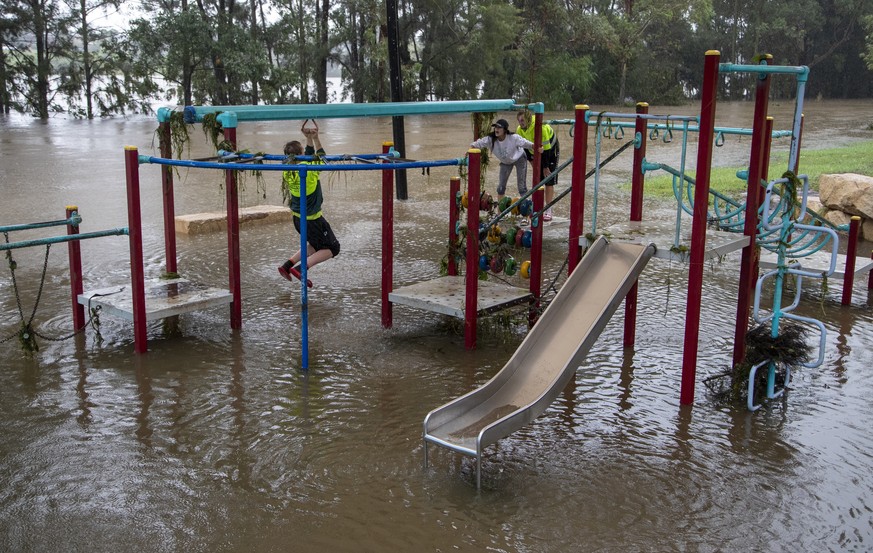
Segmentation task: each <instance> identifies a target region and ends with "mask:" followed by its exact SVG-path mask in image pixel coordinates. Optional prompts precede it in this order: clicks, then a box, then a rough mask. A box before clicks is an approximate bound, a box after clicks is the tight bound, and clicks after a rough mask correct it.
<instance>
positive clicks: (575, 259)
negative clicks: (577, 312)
mask: <svg viewBox="0 0 873 553" xmlns="http://www.w3.org/2000/svg"><path fill="white" fill-rule="evenodd" d="M587 113H588V106H587V105H585V104H579V105H577V106H576V123H575V132H574V134H573V168H572V169H571V171H572V172H571V173H570V178H571V185H570V186H571V188H570V236H569V242H570V244H569V247H570V252H569V256H568V262H567V275H570V274H572V273H573V270H574V269H575V268H576V266H577V265H578V264H579V261H580V260H581V259H582V245H581V244H580V243H579V242H580V240H581V238H582V234H583V233H582V231H583V229H584V218H585V165H586V162H587V152H588V123H586V120H587V116H586V114H587Z"/></svg>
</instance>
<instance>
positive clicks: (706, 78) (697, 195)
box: [679, 50, 721, 405]
mask: <svg viewBox="0 0 873 553" xmlns="http://www.w3.org/2000/svg"><path fill="white" fill-rule="evenodd" d="M720 57H721V53H720V52H719V51H718V50H709V51H707V52H706V57H705V61H704V66H703V86H702V87H701V91H700V96H701V101H700V135H699V139H698V141H699V142H698V148H697V184H696V185H695V187H694V218H693V220H692V224H691V251H690V252H689V254H690V262H689V266H688V298H687V303H686V309H685V341H684V345H683V355H682V387H681V390H680V394H679V403H680V404H682V405H691V404H693V403H694V379H695V374H696V371H697V348H698V339H699V335H700V304H701V301H702V295H703V262H704V254H705V253H706V252H705V248H706V223H707V221H706V213H707V208H708V206H709V174H710V170H711V167H712V140H713V134H714V129H715V105H716V94H715V92H716V86H717V84H718V63H719V59H720Z"/></svg>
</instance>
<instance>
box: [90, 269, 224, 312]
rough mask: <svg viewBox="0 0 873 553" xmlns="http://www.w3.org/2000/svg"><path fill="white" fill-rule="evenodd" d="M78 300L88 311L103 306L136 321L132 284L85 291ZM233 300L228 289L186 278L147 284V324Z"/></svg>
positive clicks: (105, 309)
mask: <svg viewBox="0 0 873 553" xmlns="http://www.w3.org/2000/svg"><path fill="white" fill-rule="evenodd" d="M78 301H79V303H80V304H82V305H84V306H85V307H86V308H88V307H89V305H90V307H96V306H98V305H99V306H100V307H101V311H102V312H103V313H107V314H109V315H112V316H114V317H118V318H120V319H125V320H127V321H133V295H132V293H131V290H130V284H127V285H125V286H112V287H109V288H101V289H99V290H92V291H89V292H84V293H82V294H79V297H78ZM232 301H233V295H232V294H231V293H230V292H229V291H227V290H222V289H219V288H209V287H207V286H203V285H198V284H194V283H192V282H189V281H187V280H185V279H183V278H177V279H173V280H151V281H146V283H145V302H146V320H147V321H155V320H158V319H165V318H167V317H173V316H175V315H181V314H182V313H188V312H191V311H199V310H201V309H207V308H209V307H215V306H218V305H224V304H229V303H231V302H232Z"/></svg>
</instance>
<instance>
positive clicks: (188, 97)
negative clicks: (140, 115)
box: [125, 4, 211, 105]
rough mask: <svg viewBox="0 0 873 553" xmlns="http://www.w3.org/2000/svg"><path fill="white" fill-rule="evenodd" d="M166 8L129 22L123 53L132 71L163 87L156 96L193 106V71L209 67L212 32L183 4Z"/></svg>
mask: <svg viewBox="0 0 873 553" xmlns="http://www.w3.org/2000/svg"><path fill="white" fill-rule="evenodd" d="M167 8H168V9H167V10H165V11H162V12H158V13H155V14H153V15H152V16H151V17H149V18H140V19H136V20H134V21H132V22H131V26H130V30H129V31H128V36H127V41H126V43H125V55H126V57H127V58H128V59H129V61H130V64H131V67H132V72H133V73H135V74H137V75H139V76H140V77H141V78H142V79H143V80H146V79H149V80H151V82H153V83H155V87H156V88H160V89H162V90H160V91H159V90H156V91H155V92H156V94H157V95H159V96H162V97H163V99H165V100H177V102H178V103H181V104H182V105H192V104H193V103H194V73H195V71H196V70H198V69H200V70H202V71H207V70H208V68H207V63H206V61H207V60H209V59H210V50H209V47H208V45H209V43H210V41H211V35H210V33H209V28H208V26H207V25H206V23H205V22H204V21H203V19H202V18H201V17H200V16H199V14H197V13H195V12H194V11H193V10H190V9H187V5H186V4H183V5H182V6H179V7H178V8H177V7H175V6H167ZM155 79H157V81H155ZM157 83H161V85H160V86H159V85H158V84H157Z"/></svg>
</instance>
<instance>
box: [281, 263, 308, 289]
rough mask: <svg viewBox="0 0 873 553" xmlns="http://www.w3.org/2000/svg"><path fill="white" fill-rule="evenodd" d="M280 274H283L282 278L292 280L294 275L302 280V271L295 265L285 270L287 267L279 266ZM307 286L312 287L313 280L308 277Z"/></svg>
mask: <svg viewBox="0 0 873 553" xmlns="http://www.w3.org/2000/svg"><path fill="white" fill-rule="evenodd" d="M279 274H280V275H282V278H284V279H285V280H289V281H290V280H291V277H292V276H293V277H294V278H296V279H297V280H300V271H298V270H297V269H296V268H295V267H291V269H289V270H287V271H286V270H285V267H279ZM292 282H293V281H292ZM306 287H307V288H312V281H311V280H309V279H308V278H307V279H306Z"/></svg>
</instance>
